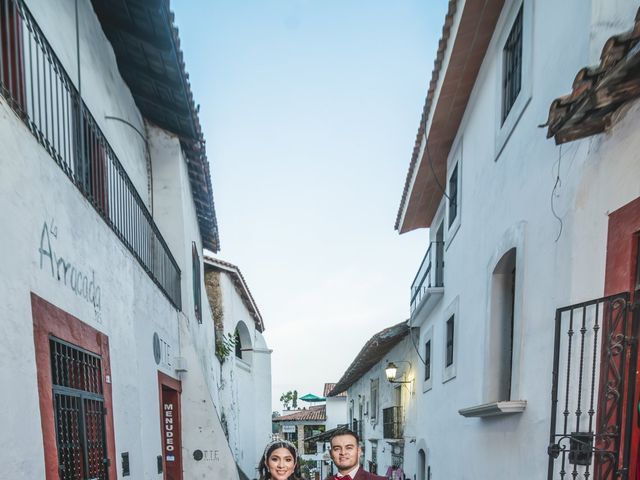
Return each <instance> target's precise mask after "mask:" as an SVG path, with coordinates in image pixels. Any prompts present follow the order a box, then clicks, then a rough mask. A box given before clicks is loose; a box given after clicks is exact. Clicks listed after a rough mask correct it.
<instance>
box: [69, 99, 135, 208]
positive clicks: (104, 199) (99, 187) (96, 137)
mask: <svg viewBox="0 0 640 480" xmlns="http://www.w3.org/2000/svg"><path fill="white" fill-rule="evenodd" d="M90 117H91V115H90V114H89V112H88V111H87V110H84V111H83V112H82V118H81V121H82V127H80V126H78V128H77V129H76V136H77V137H79V138H76V140H77V141H78V142H79V144H80V145H81V150H80V151H81V152H82V153H81V154H80V155H79V156H78V157H77V158H76V175H77V182H78V185H79V187H80V189H81V190H82V191H83V192H84V193H85V194H86V195H87V197H88V198H89V200H91V202H92V203H93V205H94V206H95V207H96V209H97V210H98V211H99V212H100V213H101V214H102V215H104V216H108V215H109V180H108V178H107V177H108V166H107V148H106V145H105V142H104V138H103V137H102V136H101V135H100V134H99V130H98V126H97V125H96V124H95V122H94V121H93V119H92V118H90ZM81 133H82V134H81ZM136 207H137V206H136ZM136 207H133V208H135V209H137V208H136Z"/></svg>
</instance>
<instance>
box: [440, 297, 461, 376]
mask: <svg viewBox="0 0 640 480" xmlns="http://www.w3.org/2000/svg"><path fill="white" fill-rule="evenodd" d="M459 298H460V297H456V298H455V299H454V300H453V301H452V302H451V303H450V304H449V306H448V307H447V308H446V310H445V311H444V318H443V321H442V383H446V382H448V381H450V380H453V379H454V378H455V377H456V365H457V363H458V362H457V357H458V350H459V347H460V343H459V342H458V337H459V332H460V324H461V322H460V308H459V305H460V302H459ZM452 316H453V362H452V363H451V365H449V366H447V321H448V320H449V319H450V318H451V317H452Z"/></svg>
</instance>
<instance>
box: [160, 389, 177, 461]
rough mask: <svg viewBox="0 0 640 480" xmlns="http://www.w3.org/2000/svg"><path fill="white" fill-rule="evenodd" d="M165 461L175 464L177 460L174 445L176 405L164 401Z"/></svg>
mask: <svg viewBox="0 0 640 480" xmlns="http://www.w3.org/2000/svg"><path fill="white" fill-rule="evenodd" d="M162 403H163V409H164V419H163V420H164V422H163V423H164V459H165V461H166V462H175V460H176V455H175V451H176V445H175V443H174V440H175V437H174V430H173V427H174V425H175V424H174V421H173V419H174V417H173V413H174V412H175V411H176V409H175V405H174V404H173V403H172V402H168V401H167V400H164V401H163V402H162Z"/></svg>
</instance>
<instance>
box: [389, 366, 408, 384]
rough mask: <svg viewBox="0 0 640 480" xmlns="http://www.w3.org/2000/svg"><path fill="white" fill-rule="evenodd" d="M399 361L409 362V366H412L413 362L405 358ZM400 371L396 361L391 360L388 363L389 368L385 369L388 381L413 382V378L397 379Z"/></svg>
mask: <svg viewBox="0 0 640 480" xmlns="http://www.w3.org/2000/svg"><path fill="white" fill-rule="evenodd" d="M398 362H404V363H408V364H409V368H411V363H410V362H407V361H405V360H398ZM397 373H398V367H397V365H396V364H395V363H393V362H389V363H388V364H387V368H385V369H384V374H385V376H386V377H387V381H388V382H389V383H411V380H396V374H397Z"/></svg>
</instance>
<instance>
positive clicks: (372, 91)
mask: <svg viewBox="0 0 640 480" xmlns="http://www.w3.org/2000/svg"><path fill="white" fill-rule="evenodd" d="M446 3H447V2H446V0H315V1H314V0H173V1H172V8H173V10H174V11H175V14H176V23H177V25H178V27H179V28H180V37H181V41H182V49H183V51H184V53H185V60H186V64H187V70H188V71H189V73H190V78H191V84H192V88H193V91H194V96H195V99H196V102H197V103H199V104H200V105H201V108H200V119H201V122H202V124H203V128H204V134H205V138H206V140H207V151H208V156H209V161H210V162H211V167H212V168H211V169H212V177H213V185H214V199H215V203H216V211H217V215H218V225H219V228H220V236H221V244H222V250H221V252H220V253H219V255H218V256H219V257H220V258H223V259H225V260H228V261H230V262H232V263H235V264H236V265H238V266H239V267H240V269H241V270H242V272H243V274H244V276H245V278H246V280H247V282H248V283H249V287H250V288H251V290H252V293H253V295H254V297H255V299H256V301H257V303H258V305H259V308H260V310H261V312H262V315H263V317H264V320H265V324H266V331H265V337H266V339H267V342H268V344H269V346H270V348H272V349H273V354H272V377H273V395H272V399H273V409H280V408H281V405H280V404H279V402H278V399H279V397H280V394H281V393H283V392H285V391H287V390H293V389H297V390H298V392H299V394H300V396H302V395H304V394H306V393H315V394H317V395H322V387H323V385H324V383H325V382H336V381H337V380H338V379H339V378H340V376H341V375H342V374H343V373H344V371H345V369H346V368H347V367H348V366H349V364H350V363H351V361H352V360H353V358H354V357H355V355H356V354H357V353H358V352H359V351H360V348H361V347H362V346H363V345H364V343H365V342H366V341H367V340H368V339H369V338H370V337H371V335H373V334H374V333H376V332H377V331H379V330H381V329H383V328H385V327H387V326H390V325H393V324H395V323H397V322H399V321H402V320H404V319H406V318H407V317H408V314H409V287H410V284H411V281H412V280H413V276H414V275H415V272H416V270H417V268H418V265H419V263H420V261H421V259H422V256H423V255H424V252H425V250H426V247H427V243H428V237H427V232H426V230H422V231H417V232H412V233H409V234H405V235H402V236H399V235H398V234H397V232H395V231H394V229H393V226H394V221H395V217H396V212H397V209H398V205H399V202H400V197H401V194H402V188H403V185H404V179H405V176H406V173H407V168H408V165H409V160H410V157H411V152H412V149H413V144H414V140H415V134H416V130H417V127H418V122H419V119H420V114H421V111H422V106H423V103H424V98H425V95H426V91H427V87H428V84H429V80H430V78H431V70H432V67H433V58H434V55H435V52H436V48H437V41H438V39H439V37H440V33H441V29H442V22H443V20H444V14H445V8H446Z"/></svg>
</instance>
